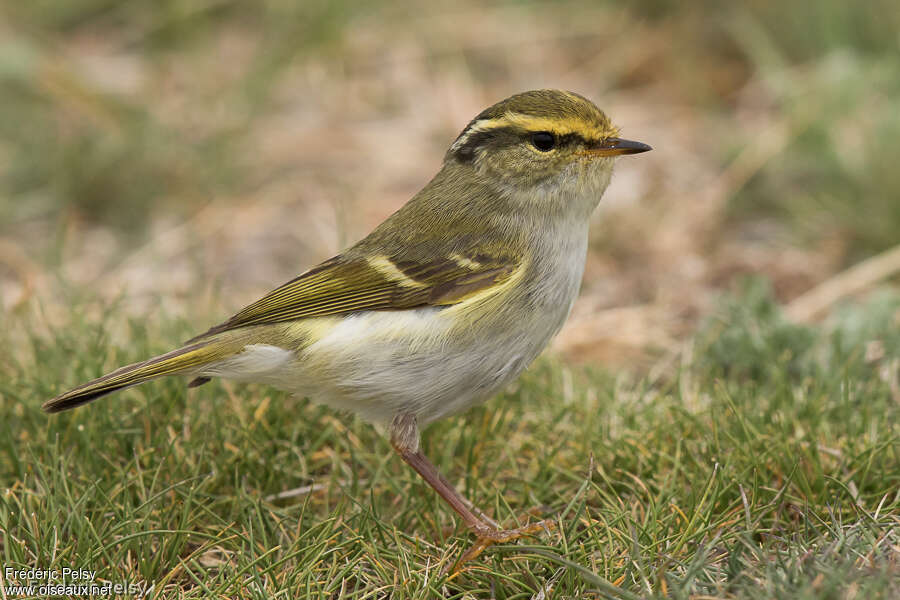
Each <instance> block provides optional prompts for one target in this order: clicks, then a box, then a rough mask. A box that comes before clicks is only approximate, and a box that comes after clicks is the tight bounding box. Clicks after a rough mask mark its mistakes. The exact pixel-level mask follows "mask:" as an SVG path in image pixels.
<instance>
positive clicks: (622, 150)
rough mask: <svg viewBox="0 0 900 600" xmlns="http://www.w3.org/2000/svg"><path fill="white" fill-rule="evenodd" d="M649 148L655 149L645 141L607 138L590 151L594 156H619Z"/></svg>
mask: <svg viewBox="0 0 900 600" xmlns="http://www.w3.org/2000/svg"><path fill="white" fill-rule="evenodd" d="M647 150H653V148H651V147H650V146H648V145H647V144H645V143H643V142H635V141H632V140H623V139H622V138H606V139H605V140H603V141H602V142H600V143H599V144H597V145H596V146H594V147H592V148H591V149H590V150H589V152H590V153H591V154H593V155H594V156H619V155H622V154H640V153H641V152H646V151H647Z"/></svg>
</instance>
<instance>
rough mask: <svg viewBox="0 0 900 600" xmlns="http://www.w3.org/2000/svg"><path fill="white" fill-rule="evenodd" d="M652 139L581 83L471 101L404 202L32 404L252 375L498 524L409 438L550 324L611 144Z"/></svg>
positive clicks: (551, 329)
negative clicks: (375, 437)
mask: <svg viewBox="0 0 900 600" xmlns="http://www.w3.org/2000/svg"><path fill="white" fill-rule="evenodd" d="M647 150H650V146H648V145H646V144H643V143H640V142H634V141H629V140H625V139H621V138H620V137H618V129H617V128H616V127H614V126H613V125H612V123H610V120H609V119H608V118H607V116H606V115H605V114H604V113H603V112H602V111H600V110H599V109H598V108H597V107H596V106H595V105H594V104H593V103H591V102H590V101H589V100H587V99H586V98H584V97H582V96H579V95H578V94H574V93H570V92H563V91H558V90H537V91H530V92H524V93H521V94H517V95H515V96H512V97H510V98H507V99H506V100H503V101H501V102H498V103H497V104H494V105H493V106H491V107H490V108H487V109H485V110H484V111H483V112H481V114H479V115H478V116H476V117H475V118H474V119H473V120H472V121H471V122H470V123H469V124H468V125H467V126H466V128H465V129H463V131H462V133H460V134H459V136H458V137H457V138H456V140H455V141H454V142H453V144H452V145H451V146H450V149H449V150H448V151H447V154H446V155H445V157H444V163H443V166H442V167H441V170H440V171H439V172H438V173H437V175H435V176H434V178H433V179H432V180H431V181H430V182H429V183H428V184H427V185H426V186H425V187H424V188H423V189H422V190H421V191H420V192H419V193H418V194H416V195H415V196H414V197H413V198H412V200H410V201H409V202H408V203H407V204H406V205H405V206H403V207H402V208H401V209H400V210H398V211H397V212H396V213H394V214H393V215H391V216H390V217H389V218H388V219H387V220H386V221H384V222H383V223H382V224H381V225H379V226H378V227H376V228H375V230H374V231H372V233H370V234H369V235H368V236H367V237H365V238H364V239H362V240H360V241H359V242H357V243H356V244H354V245H353V246H351V247H350V248H348V249H347V250H345V251H344V252H342V253H341V254H338V255H337V256H335V257H334V258H331V259H329V260H326V261H325V262H323V263H322V264H320V265H318V266H316V267H313V268H312V269H310V270H308V271H306V272H305V273H302V274H301V275H299V276H297V277H296V278H294V279H292V280H291V281H289V282H287V283H285V284H284V285H282V286H281V287H279V288H277V289H275V290H273V291H272V292H270V293H269V294H267V295H266V296H264V297H263V298H261V299H260V300H258V301H256V302H254V303H253V304H250V305H249V306H247V307H246V308H244V309H243V310H241V311H240V312H238V313H237V314H235V315H234V316H233V317H231V318H230V319H228V320H227V321H225V322H224V323H222V324H220V325H216V326H215V327H213V328H211V329H210V330H209V331H207V332H206V333H203V334H201V335H199V336H197V337H195V338H193V339H191V340H189V341H188V342H187V343H186V344H185V345H184V346H182V347H181V348H178V349H176V350H173V351H171V352H168V353H166V354H163V355H161V356H157V357H154V358H151V359H149V360H146V361H144V362H140V363H135V364H132V365H128V366H125V367H122V368H120V369H117V370H115V371H113V372H112V373H109V374H108V375H104V376H103V377H100V378H99V379H95V380H94V381H91V382H88V383H85V384H83V385H80V386H78V387H76V388H74V389H72V390H70V391H68V392H65V393H64V394H60V395H59V396H57V397H56V398H53V399H52V400H49V401H48V402H46V403H45V404H44V406H43V407H44V410H46V411H48V412H59V411H63V410H67V409H70V408H74V407H76V406H79V405H81V404H84V403H86V402H90V401H91V400H94V399H96V398H99V397H100V396H104V395H106V394H109V393H111V392H114V391H116V390H121V389H124V388H128V387H131V386H134V385H138V384H141V383H144V382H146V381H150V380H151V379H156V378H158V377H162V376H167V375H181V376H187V377H189V378H191V379H190V383H189V384H188V385H189V386H190V387H193V386H197V385H201V384H203V383H206V382H208V381H209V380H210V379H211V378H213V377H222V378H225V379H232V380H236V381H247V382H261V383H265V384H269V385H272V386H274V387H276V388H280V389H283V390H287V391H289V392H293V393H296V394H298V395H300V396H306V397H308V398H311V399H313V400H314V401H317V402H323V403H325V404H328V405H329V406H332V407H335V408H338V409H342V410H348V411H352V412H355V413H358V414H359V415H361V416H362V417H363V418H364V419H367V420H369V421H371V422H374V423H375V424H378V425H381V426H383V427H385V428H386V429H387V433H388V435H389V436H390V441H391V445H392V446H393V448H394V449H395V450H396V452H397V453H398V454H399V455H400V456H401V457H402V458H403V460H405V461H406V462H407V463H408V464H409V465H410V466H412V468H413V469H415V470H416V471H417V472H418V473H419V475H421V476H422V477H423V478H424V479H425V480H426V481H427V482H428V483H429V484H430V485H431V486H432V487H433V488H434V490H435V491H436V492H437V493H438V494H440V496H441V497H442V498H443V499H444V500H446V501H447V503H448V504H449V505H450V506H451V507H452V508H453V510H455V511H456V512H457V513H458V514H459V515H460V516H461V517H462V519H463V520H464V521H465V523H466V525H468V526H469V527H470V528H471V529H472V530H473V531H474V533H475V534H476V535H477V536H478V542H477V543H476V545H475V546H474V547H473V548H472V549H471V550H470V551H469V552H468V553H467V555H466V556H464V557H463V560H467V559H468V558H472V557H474V556H475V555H477V554H478V553H479V552H481V550H483V549H484V548H485V547H487V546H488V545H490V544H492V543H496V542H503V541H508V540H512V539H515V538H517V537H520V536H522V535H525V534H528V533H532V532H535V531H538V530H539V529H541V528H544V527H549V526H551V525H552V523H550V522H549V521H542V522H539V523H535V524H531V525H527V526H525V527H520V528H517V529H509V530H501V529H500V528H499V527H498V526H497V524H496V523H494V522H493V521H492V520H491V519H489V518H488V517H487V516H485V515H484V513H482V512H481V511H479V510H478V509H476V508H474V507H473V506H472V505H471V503H469V502H468V501H467V500H465V499H464V498H463V497H462V496H461V495H460V494H459V493H458V492H457V491H456V490H455V489H454V488H453V487H452V486H451V485H450V484H449V483H448V482H447V481H446V480H445V479H444V478H443V477H442V476H441V475H440V474H439V473H438V471H437V469H436V468H435V467H434V465H432V464H431V462H429V461H428V459H427V458H426V457H425V456H424V454H423V453H422V452H421V451H420V449H419V427H421V426H423V425H425V424H427V423H430V422H432V421H434V420H436V419H440V418H441V417H444V416H447V415H450V414H452V413H456V412H459V411H461V410H463V409H465V408H467V407H469V406H472V405H473V404H475V403H478V402H481V401H483V400H485V399H486V398H487V397H489V396H490V395H491V394H493V393H494V392H496V391H497V390H498V389H500V388H501V387H502V386H503V385H504V384H506V383H508V382H509V381H511V380H512V379H514V378H515V377H516V376H518V375H519V374H520V373H521V372H522V370H523V369H525V367H527V366H528V365H529V363H531V362H532V361H533V360H534V359H535V357H537V355H538V354H539V353H540V352H541V350H543V348H544V347H545V346H546V345H547V343H548V342H549V341H550V340H551V338H553V336H554V335H555V334H556V333H557V332H558V331H559V330H560V328H561V327H562V325H563V323H564V322H565V320H566V318H567V317H568V315H569V311H570V310H571V308H572V304H573V302H574V300H575V297H576V295H577V293H578V288H579V286H580V284H581V276H582V272H583V270H584V261H585V254H586V251H587V244H588V222H589V218H590V215H591V212H592V211H593V210H594V208H595V207H596V206H597V204H598V202H599V201H600V197H601V196H602V195H603V192H604V190H605V189H606V187H607V185H608V184H609V181H610V177H611V176H612V171H613V161H614V159H615V157H616V156H619V155H623V154H636V153H639V152H646V151H647Z"/></svg>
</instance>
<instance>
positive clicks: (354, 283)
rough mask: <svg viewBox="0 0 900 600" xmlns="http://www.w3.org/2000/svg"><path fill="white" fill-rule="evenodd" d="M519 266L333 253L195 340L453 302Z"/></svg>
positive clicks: (481, 259)
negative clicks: (316, 319) (250, 329)
mask: <svg viewBox="0 0 900 600" xmlns="http://www.w3.org/2000/svg"><path fill="white" fill-rule="evenodd" d="M518 267H519V265H518V264H517V263H516V261H514V260H512V259H510V258H509V257H490V256H486V255H484V254H478V255H473V256H464V255H462V254H459V253H454V254H451V255H450V256H446V257H440V258H438V259H437V260H410V259H408V258H395V257H388V256H379V257H376V258H374V259H373V258H368V259H364V258H360V257H353V256H345V255H338V256H335V257H334V258H332V259H329V260H327V261H325V262H323V263H322V264H320V265H318V266H317V267H314V268H312V269H310V270H309V271H306V272H305V273H302V274H301V275H299V276H297V277H296V278H294V279H292V280H291V281H289V282H287V283H285V284H284V285H282V286H281V287H279V288H276V289H275V290H272V291H271V292H269V293H268V294H266V295H265V296H263V297H262V298H260V299H259V300H257V301H256V302H254V303H253V304H250V305H249V306H247V307H245V308H244V309H242V310H241V311H239V312H238V313H237V314H235V315H234V316H233V317H231V318H230V319H228V320H227V321H225V322H224V323H222V324H220V325H217V326H215V327H213V328H212V329H210V330H209V331H207V332H206V333H204V334H203V335H200V336H198V337H196V338H194V340H197V339H201V338H204V337H206V336H208V335H212V334H215V333H220V332H222V331H228V330H231V329H237V328H239V327H247V326H251V325H264V324H270V323H280V322H285V321H293V320H296V319H303V318H308V317H322V316H329V315H338V314H346V313H352V312H357V311H364V310H408V309H412V308H417V307H421V306H447V305H451V304H456V303H459V302H462V301H464V300H465V299H466V298H468V297H470V296H471V295H473V294H476V293H480V292H483V291H485V290H488V289H489V288H491V287H492V286H499V285H501V284H502V283H503V282H505V281H506V280H507V279H509V278H510V277H511V276H512V275H513V273H514V272H515V271H516V270H517V268H518ZM192 341H193V340H192Z"/></svg>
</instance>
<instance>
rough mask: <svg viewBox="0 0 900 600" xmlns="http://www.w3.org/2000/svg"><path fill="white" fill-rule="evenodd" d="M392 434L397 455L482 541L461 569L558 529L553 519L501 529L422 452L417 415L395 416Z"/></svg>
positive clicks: (469, 552)
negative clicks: (507, 545) (496, 547)
mask: <svg viewBox="0 0 900 600" xmlns="http://www.w3.org/2000/svg"><path fill="white" fill-rule="evenodd" d="M390 433H391V446H393V447H394V450H395V451H396V452H397V454H399V455H400V457H401V458H402V459H403V460H404V461H406V464H408V465H409V466H411V467H412V468H413V469H415V470H416V473H418V474H419V475H421V477H422V479H424V480H425V481H427V482H428V485H430V486H431V487H432V488H434V491H436V492H437V493H438V495H439V496H440V497H441V498H443V499H444V501H445V502H447V504H449V505H450V508H452V509H453V510H455V511H456V512H457V514H459V516H460V517H462V519H463V521H465V523H466V526H467V527H469V529H471V530H472V532H473V533H475V535H476V536H478V541H477V542H476V543H475V545H474V546H472V547H471V548H470V549H469V550H467V551H466V552H465V553H464V554H463V555H462V557H460V559H459V561H457V563H456V567H457V569H458V568H459V567H460V566H461V565H462V564H463V563H465V562H467V561H469V560H472V559H473V558H475V557H477V556H478V555H479V554H481V553H482V552H483V551H484V550H485V549H486V548H487V547H489V546H491V545H492V544H497V543H503V542H510V541H512V540H515V539H518V538H520V537H522V536H524V535H529V534H532V533H536V532H538V531H541V530H548V529H552V528H553V527H554V526H555V523H554V522H553V520H552V519H545V520H543V521H538V522H537V523H530V524H528V525H525V526H524V527H519V528H517V529H505V530H501V529H500V528H499V527H497V526H496V524H494V522H493V521H491V520H490V519H488V518H487V517H486V516H485V515H484V513H482V512H481V511H480V510H478V509H477V508H475V507H474V506H472V505H471V503H470V502H468V501H467V500H466V499H465V498H463V496H462V495H461V494H460V493H459V492H457V491H456V489H454V487H453V486H452V485H450V482H448V481H447V480H446V479H444V478H443V476H442V475H441V474H440V473H439V472H438V470H437V468H436V467H435V466H434V465H433V464H431V461H429V460H428V459H427V458H426V457H425V455H424V454H422V452H421V451H420V450H419V428H418V426H417V424H416V417H415V415H409V414H402V415H398V416H396V417H394V420H393V421H392V422H391V429H390ZM470 506H472V509H470V508H469V507H470ZM473 509H474V510H473ZM476 512H477V513H478V514H476Z"/></svg>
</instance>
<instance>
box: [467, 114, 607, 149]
mask: <svg viewBox="0 0 900 600" xmlns="http://www.w3.org/2000/svg"><path fill="white" fill-rule="evenodd" d="M506 127H512V128H516V129H521V130H524V131H549V132H552V133H555V134H556V135H560V136H562V135H567V134H570V133H573V134H575V135H578V136H580V137H581V138H583V139H585V140H601V139H604V138H608V137H618V135H619V129H618V128H617V127H613V126H611V125H609V126H607V127H605V128H604V127H599V126H597V125H596V124H593V123H588V122H586V121H584V120H583V119H579V118H578V117H574V116H573V117H561V118H559V117H558V118H552V119H551V118H548V117H535V116H532V115H526V114H523V113H517V112H507V113H505V114H503V115H502V116H499V117H494V118H493V119H482V120H480V121H476V122H475V123H474V124H473V125H472V126H471V127H469V128H468V129H467V130H466V131H465V134H464V135H463V136H461V137H460V138H459V139H458V140H457V141H456V142H455V143H454V144H453V149H454V150H455V149H457V148H460V147H462V146H464V145H465V144H466V142H468V140H469V139H470V138H471V137H472V136H473V135H475V134H477V133H480V132H483V131H490V130H492V129H503V128H506Z"/></svg>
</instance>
